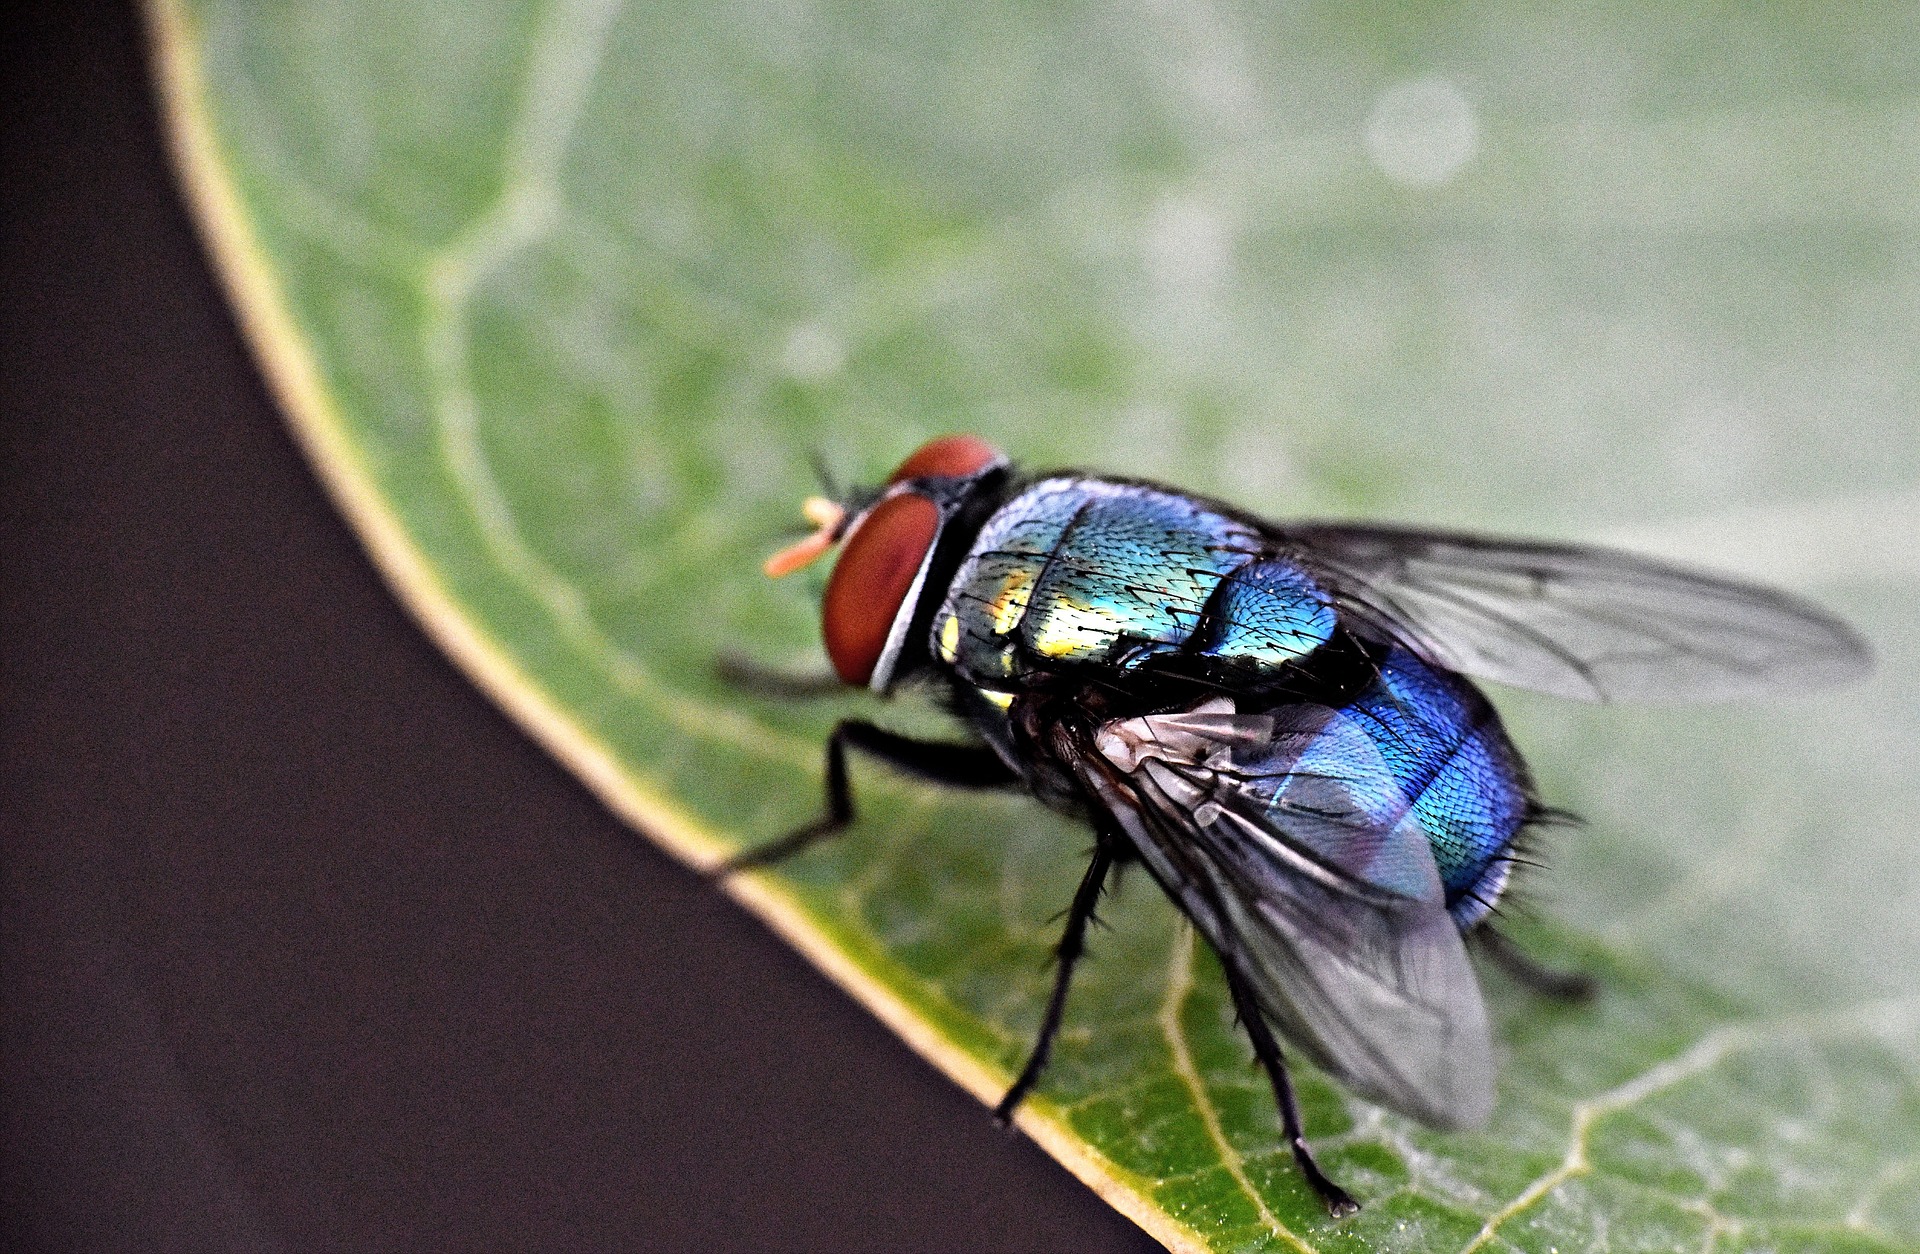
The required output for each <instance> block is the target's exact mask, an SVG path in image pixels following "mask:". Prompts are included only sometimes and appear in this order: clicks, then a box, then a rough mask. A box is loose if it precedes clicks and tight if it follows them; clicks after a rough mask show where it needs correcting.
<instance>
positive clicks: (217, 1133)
mask: <svg viewBox="0 0 1920 1254" xmlns="http://www.w3.org/2000/svg"><path fill="white" fill-rule="evenodd" d="M0 22H4V23H5V34H4V47H3V50H0V58H4V68H0V92H3V93H4V94H5V98H6V112H5V116H4V134H5V139H4V144H5V147H4V169H3V170H0V187H3V188H4V192H3V195H4V201H5V207H4V211H3V212H4V219H3V220H0V270H3V276H4V277H0V520H3V521H0V527H3V528H4V531H3V532H0V555H3V557H0V816H3V817H0V840H4V860H3V861H0V876H4V881H3V883H4V889H3V891H4V899H3V900H0V999H3V1002H4V1004H3V1006H0V1099H3V1100H4V1125H3V1126H0V1205H3V1206H4V1214H0V1246H4V1248H6V1249H8V1250H17V1251H27V1250H57V1249H74V1250H102V1251H104V1250H114V1249H137V1250H194V1251H203V1250H204V1251H218V1250H227V1249H233V1250H248V1251H252V1250H264V1249H275V1248H281V1249H289V1250H309V1249H345V1250H371V1249H386V1248H391V1249H399V1250H418V1249H480V1248H494V1249H529V1248H532V1249H581V1248H618V1249H663V1250H664V1249H820V1250H825V1249H833V1250H855V1249H888V1250H913V1249H925V1250H1021V1249H1030V1250H1066V1249H1072V1250H1078V1251H1094V1250H1109V1249H1110V1250H1122V1249H1126V1250H1141V1249H1149V1248H1156V1247H1153V1246H1152V1243H1151V1242H1149V1241H1148V1240H1147V1238H1146V1237H1145V1236H1144V1235H1143V1234H1141V1233H1140V1232H1139V1231H1138V1230H1137V1229H1135V1228H1134V1227H1133V1226H1132V1225H1131V1224H1129V1223H1128V1222H1127V1221H1126V1220H1124V1219H1122V1218H1120V1217H1119V1216H1118V1215H1117V1214H1115V1213H1114V1212H1112V1211H1110V1210H1108V1209H1107V1208H1106V1206H1105V1205H1104V1204H1103V1203H1101V1202H1100V1201H1099V1200H1098V1199H1097V1198H1095V1197H1094V1195H1093V1194H1092V1193H1090V1192H1088V1191H1087V1190H1086V1189H1084V1188H1082V1187H1081V1186H1080V1185H1079V1184H1078V1183H1076V1182H1075V1181H1074V1180H1073V1179H1072V1178H1071V1177H1069V1176H1068V1175H1067V1174H1066V1173H1065V1172H1064V1171H1063V1170H1061V1169H1060V1168H1058V1167H1057V1166H1055V1165H1054V1164H1053V1163H1052V1162H1051V1161H1050V1160H1049V1159H1047V1158H1046V1157H1045V1156H1044V1155H1043V1154H1042V1153H1041V1152H1040V1151H1039V1150H1038V1149H1036V1148H1035V1147H1034V1146H1033V1145H1031V1144H1030V1143H1028V1142H1026V1141H1024V1140H1022V1139H1018V1138H1015V1137H1012V1136H1008V1135H1006V1134H1003V1133H1001V1132H1000V1131H998V1130H997V1129H996V1128H995V1127H994V1126H993V1124H992V1123H991V1121H990V1120H989V1118H988V1115H987V1112H986V1111H985V1110H984V1109H983V1108H981V1107H980V1106H979V1105H978V1104H976V1103H975V1102H974V1101H972V1100H971V1099H970V1098H968V1097H967V1096H965V1095H964V1094H963V1093H961V1092H960V1091H959V1090H958V1089H956V1088H955V1087H953V1086H952V1085H951V1084H949V1083H948V1082H947V1081H946V1080H945V1079H943V1078H942V1077H941V1076H939V1075H938V1074H937V1073H935V1072H934V1071H933V1070H932V1069H931V1068H930V1067H929V1066H928V1065H927V1064H925V1063H923V1062H921V1061H920V1060H919V1059H918V1058H916V1057H915V1056H914V1055H912V1054H911V1053H910V1052H909V1051H908V1050H907V1049H906V1047H905V1046H904V1045H902V1044H900V1043H899V1042H898V1041H896V1040H895V1039H894V1038H893V1037H892V1036H891V1035H889V1034H888V1033H887V1032H886V1031H885V1030H884V1029H883V1028H881V1027H880V1026H879V1025H878V1024H877V1023H876V1022H874V1021H873V1020H871V1019H870V1018H868V1017H867V1015H866V1014H865V1013H864V1012H862V1011H861V1010H859V1009H858V1008H857V1007H856V1006H855V1005H854V1004H853V1002H852V1001H850V1000H849V999H848V998H847V997H845V996H844V995H842V994H841V993H840V992H839V991H837V990H836V989H835V988H833V987H832V986H831V985H830V984H828V983H827V981H826V980H825V979H824V978H822V977H821V976H819V975H818V974H816V973H815V972H814V971H813V970H812V969H811V968H809V967H808V966H807V965H806V964H805V963H804V962H803V961H801V959H800V958H799V957H797V956H796V955H795V954H794V953H792V952H791V951H790V950H788V949H787V948H786V947H785V946H784V945H783V944H781V943H780V942H779V941H777V940H775V939H774V937H773V936H772V935H771V934H770V933H768V932H767V931H766V930H765V929H764V928H762V927H761V926H760V925H759V924H758V923H757V922H755V921H754V920H752V919H751V918H749V917H747V916H746V915H745V914H743V913H742V912H741V911H740V910H739V909H738V908H736V907H735V906H733V905H732V904H731V903H730V902H728V901H727V900H726V899H725V898H723V897H722V896H721V895H720V894H719V893H717V892H715V891H713V890H712V889H710V888H708V887H707V886H705V885H704V884H702V883H701V882H700V881H699V879H698V878H697V877H696V876H695V875H694V874H693V873H691V872H690V871H688V870H686V869H685V868H683V867H681V866H679V865H678V864H676V863H674V862H672V861H671V860H669V859H668V858H667V857H666V856H664V855H663V854H661V853H659V852H657V851H656V850H654V849H653V848H652V847H651V846H649V845H648V844H647V843H646V842H645V841H644V840H643V839H641V838H639V837H637V836H635V835H634V834H632V833H630V832H628V831H627V830H626V829H624V828H623V827H622V826H621V825H620V824H619V823H617V822H616V821H615V820H614V819H613V818H612V817H611V816H610V815H609V814H607V813H606V812H605V811H604V810H602V809H601V808H600V807H599V805H598V804H597V803H596V802H595V801H594V800H593V799H592V798H591V797H589V796H588V794H587V793H586V792H585V790H584V789H582V788H581V787H580V786H579V785H578V784H576V783H575V782H574V781H573V779H572V778H571V777H569V776H568V775H567V774H566V773H565V772H564V771H562V770H561V769H560V767H559V766H558V765H556V764H555V763H554V762H552V761H551V760H549V759H548V758H547V757H546V756H544V755H543V754H542V753H541V752H540V751H539V750H538V749H537V748H536V747H535V746H534V745H533V744H532V743H531V742H530V741H528V740H527V739H526V737H524V736H523V735H521V734H520V732H519V731H518V730H517V729H516V728H514V727H513V726H512V725H511V724H510V723H509V722H508V721H507V720H506V718H505V717H504V716H502V715H501V714H500V713H499V712H498V711H497V710H495V709H494V708H493V707H492V706H491V705H489V704H488V703H487V701H486V700H484V699H483V698H482V697H481V696H480V694H479V693H478V692H477V691H476V690H474V689H473V688H472V687H471V686H469V685H468V683H467V682H466V681H465V680H464V679H463V678H462V677H461V676H460V675H459V674H458V673H456V672H455V670H454V669H453V667H452V666H451V665H450V664H449V663H448V662H447V661H446V660H445V659H444V658H442V657H441V656H440V655H439V654H438V653H437V652H435V650H434V649H433V648H432V647H431V646H430V645H429V644H428V643H427V641H426V639H425V638H424V637H423V636H422V635H421V633H420V632H419V631H418V630H417V629H416V628H415V627H414V625H413V624H412V622H411V621H410V620H409V619H407V618H406V617H405V615H404V614H403V613H402V612H401V610H400V609H399V607H398V605H397V604H396V602H395V601H394V600H393V598H392V597H391V596H390V595H388V593H387V591H386V589H385V588H384V587H383V586H382V585H381V583H380V582H379V580H378V578H377V577H376V576H375V574H374V572H373V570H372V568H371V566H370V565H369V564H368V562H367V560H366V559H365V557H364V556H363V555H362V553H361V551H360V549H359V547H358V545H357V544H356V542H355V541H354V539H353V537H352V536H351V535H350V534H349V533H348V531H347V530H346V528H345V526H344V525H343V523H342V522H341V520H340V519H339V517H338V516H337V515H336V514H335V513H334V512H333V510H332V509H331V508H330V506H329V504H328V502H327V501H326V499H325V498H324V496H323V495H322V493H321V491H320V489H319V487H318V486H317V484H316V482H315V480H314V479H313V477H312V476H311V474H310V473H309V472H308V470H307V468H306V466H305V465H304V464H303V463H302V461H301V460H300V457H299V455H298V453H297V451H296V449H295V448H294V446H293V444H292V442H291V440H290V438H289V436H288V434H287V431H286V429H285V428H284V427H283V426H282V424H281V422H280V419H279V417H278V415H277V414H276V412H275V410H274V408H273V405H272V403H271V402H270V400H269V398H268V396H267V394H266V392H265V390H264V388H263V386H262V384H261V381H260V379H259V376H258V374H257V373H256V371H255V369H254V366H253V363H252V361H251V360H250V359H249V357H248V355H247V352H246V350H245V347H244V345H243V344H242V343H241V341H240V339H239V336H238V334H237V331H236V328H235V326H234V323H233V320H232V318H231V316H230V315H229V313H228V311H227V309H226V307H225V305H224V303H223V301H222V297H221V293H220V291H219V289H218V286H217V285H216V283H215V281H214V280H213V278H212V276H211V275H210V273H209V271H208V269H207V264H206V261H205V258H204V257H203V255H202V253H201V250H200V247H199V243H198V241H197V240H196V239H195V237H194V234H193V230H192V227H191V225H190V223H189V222H188V220H187V218H186V215H185V212H184V210H183V207H182V204H181V200H180V197H179V195H178V193H177V191H176V189H175V186H174V183H173V180H172V174H171V171H170V170H169V168H168V166H167V162H166V159H165V156H164V153H163V150H162V147H161V142H160V138H159V132H158V122H157V118H156V116H155V110H154V105H153V102H152V99H151V94H150V89H149V85H148V75H147V68H146V64H145V54H144V48H143V46H142V39H143V35H142V31H141V29H140V25H139V21H138V18H137V15H136V14H135V13H133V12H132V11H130V10H127V9H122V8H115V7H104V6H82V5H65V6H62V5H50V4H38V5H33V6H29V7H25V8H22V7H19V6H16V7H14V8H13V9H11V10H10V11H9V13H8V15H7V16H5V17H4V18H0Z"/></svg>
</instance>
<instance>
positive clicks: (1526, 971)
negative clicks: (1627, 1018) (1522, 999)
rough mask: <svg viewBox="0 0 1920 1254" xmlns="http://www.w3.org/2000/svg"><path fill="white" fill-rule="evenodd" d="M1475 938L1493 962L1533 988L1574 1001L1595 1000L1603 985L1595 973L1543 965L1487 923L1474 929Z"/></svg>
mask: <svg viewBox="0 0 1920 1254" xmlns="http://www.w3.org/2000/svg"><path fill="white" fill-rule="evenodd" d="M1473 939H1474V940H1475V941H1476V942H1477V943H1478V944H1479V946H1480V949H1481V952H1483V953H1485V954H1486V955H1487V957H1488V958H1490V959H1491V960H1492V961H1493V965H1494V966H1496V967H1499V968H1500V969H1501V970H1502V971H1504V972H1506V973H1507V976H1508V978H1510V979H1511V980H1513V982H1514V983H1516V984H1518V985H1520V986H1521V987H1522V988H1525V989H1527V990H1528V991H1530V992H1533V993H1537V994H1539V995H1540V996H1542V997H1551V998H1553V999H1554V1000H1555V1001H1564V1002H1572V1003H1574V1004H1579V1003H1581V1002H1589V1001H1592V1000H1593V999H1594V998H1595V997H1596V996H1597V995H1598V994H1599V992H1600V985H1599V984H1598V983H1597V982H1596V981H1595V980H1594V978H1593V977H1592V976H1590V975H1587V974H1585V973H1584V972H1580V971H1556V970H1554V969H1553V968H1552V967H1547V966H1542V965H1541V964H1540V963H1538V962H1535V961H1534V960H1533V959H1532V958H1529V957H1528V956H1527V955H1526V954H1525V953H1524V952H1522V951H1521V949H1520V947H1519V946H1518V945H1516V944H1514V943H1513V942H1512V941H1510V940H1508V939H1507V938H1506V937H1505V936H1502V935H1501V934H1500V933H1499V932H1496V931H1494V930H1493V929H1492V928H1490V927H1487V926H1486V925H1485V924H1482V925H1481V926H1480V927H1479V928H1477V929H1475V930H1474V933H1473Z"/></svg>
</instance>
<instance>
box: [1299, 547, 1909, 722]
mask: <svg viewBox="0 0 1920 1254" xmlns="http://www.w3.org/2000/svg"><path fill="white" fill-rule="evenodd" d="M1278 534H1279V537H1280V538H1281V539H1282V540H1283V541H1284V542H1286V543H1287V544H1288V545H1289V546H1290V547H1292V548H1294V549H1295V550H1297V555H1298V558H1299V560H1300V561H1301V562H1302V563H1303V564H1305V565H1306V566H1307V567H1308V569H1310V570H1312V571H1313V572H1314V573H1315V574H1316V576H1317V577H1318V578H1319V579H1321V580H1322V581H1323V582H1324V583H1325V584H1326V585H1327V587H1328V588H1329V589H1330V590H1331V591H1332V592H1333V595H1334V598H1335V602H1336V604H1337V605H1338V606H1339V608H1340V610H1341V611H1342V614H1343V617H1344V618H1345V619H1346V620H1347V621H1348V622H1349V623H1350V624H1352V625H1353V626H1355V627H1356V629H1358V630H1360V631H1362V632H1363V633H1366V634H1372V635H1375V636H1378V637H1381V638H1383V639H1387V640H1392V641H1395V642H1398V643H1400V644H1403V645H1405V646H1406V647H1407V648H1409V649H1411V650H1413V651H1414V652H1415V653H1418V654H1419V655H1420V656H1422V657H1424V658H1425V659H1427V660H1428V661H1429V662H1432V663H1433V664H1435V665H1437V666H1441V667H1445V668H1446V669H1448V670H1453V671H1459V672H1461V673H1462V674H1466V675H1472V676H1475V677H1477V678H1480V679H1486V680H1491V681H1493V682H1495V683H1503V684H1512V685H1513V686H1515V687H1519V688H1530V689H1534V690H1536V691H1539V692H1546V693H1551V694H1554V695H1556V696H1563V697H1575V698H1579V699H1582V700H1590V701H1603V700H1613V699H1631V700H1646V701H1687V700H1705V699H1717V698H1723V697H1737V696H1748V695H1752V694H1755V693H1759V692H1765V691H1777V690H1784V689H1795V688H1812V687H1818V686H1822V685H1826V684H1832V683H1838V682H1841V681H1844V680H1848V679H1853V678H1856V677H1858V676H1860V675H1862V674H1864V673H1865V672H1866V670H1867V669H1868V667H1869V665H1870V661H1871V658H1870V654H1869V652H1868V649H1867V647H1866V645H1865V643H1864V642H1862V641H1861V639H1860V637H1859V636H1858V635H1856V634H1855V633H1854V632H1853V630H1852V629H1851V628H1849V627H1848V626H1847V625H1846V624H1845V623H1843V622H1841V621H1840V620H1839V619H1837V618H1835V617H1834V616H1833V615H1831V614H1828V613H1827V612H1826V611H1825V610H1822V609H1820V608H1819V607H1818V606H1816V605H1813V604H1811V603H1810V602H1807V601H1805V600H1802V599H1800V598H1799V597H1795V596H1791V595H1789V594H1787V593H1784V592H1777V591H1774V590H1772V589H1769V588H1762V587H1759V586H1756V585H1753V584H1748V583H1743V582H1740V581H1738V580H1734V579H1728V578H1723V577H1721V576H1717V575H1709V574H1702V573H1698V572H1695V571H1689V570H1686V569H1683V568H1681V567H1677V566H1672V565H1668V564H1667V563H1664V562H1659V561H1654V560H1652V559H1650V558H1644V557H1637V556H1634V555H1631V554H1627V553H1619V552H1612V551H1609V550H1605V549H1595V548H1583V547H1578V546H1570V545H1553V544H1530V543H1520V542H1511V541H1500V540H1489V539H1483V538H1480V537H1475V536H1467V535H1455V534H1448V533H1442V532H1428V531H1415V530H1407V529H1401V528H1394V527H1373V526H1347V525H1318V524H1307V525H1300V526H1292V527H1288V528H1285V529H1284V530H1283V531H1282V532H1280V533H1278Z"/></svg>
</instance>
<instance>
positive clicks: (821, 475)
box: [807, 447, 842, 501]
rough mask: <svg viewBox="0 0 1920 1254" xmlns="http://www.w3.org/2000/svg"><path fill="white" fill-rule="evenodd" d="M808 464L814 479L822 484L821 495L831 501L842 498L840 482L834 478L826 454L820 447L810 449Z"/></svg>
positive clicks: (808, 451)
mask: <svg viewBox="0 0 1920 1254" xmlns="http://www.w3.org/2000/svg"><path fill="white" fill-rule="evenodd" d="M807 465H808V467H809V468H811V469H812V471H813V477H814V479H815V480H817V481H818V482H819V484H820V495H822V496H824V497H826V498H827V499H828V500H829V501H838V500H840V499H842V498H841V496H840V484H839V482H838V481H837V480H835V479H834V477H833V470H832V468H831V467H829V466H828V465H827V458H826V454H824V453H822V452H821V451H820V450H819V448H818V447H815V448H811V449H808V450H807Z"/></svg>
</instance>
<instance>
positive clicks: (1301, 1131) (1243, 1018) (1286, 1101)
mask: <svg viewBox="0 0 1920 1254" xmlns="http://www.w3.org/2000/svg"><path fill="white" fill-rule="evenodd" d="M1215 952H1216V953H1218V952H1219V951H1218V950H1216V951H1215ZM1220 965H1221V966H1222V967H1223V968H1225V969H1226V973H1227V987H1228V989H1230V990H1231V991H1232V992H1233V1008H1234V1010H1235V1011H1236V1012H1237V1013H1238V1014H1239V1016H1240V1022H1241V1023H1242V1024H1244V1025H1246V1029H1247V1036H1248V1037H1249V1038H1250V1039H1251V1040H1252V1041H1253V1053H1254V1056H1255V1057H1256V1058H1258V1059H1259V1060H1260V1065H1261V1066H1262V1067H1264V1068H1266V1072H1267V1079H1268V1080H1270V1081H1272V1083H1273V1097H1274V1100H1275V1101H1276V1102H1278V1103H1279V1106H1280V1133H1281V1135H1282V1136H1284V1137H1286V1138H1287V1147H1288V1148H1289V1149H1291V1150H1292V1151H1293V1161H1294V1162H1295V1163H1298V1164H1299V1166H1300V1174H1301V1175H1303V1176H1305V1177H1306V1178H1307V1183H1308V1184H1310V1185H1312V1186H1313V1191H1314V1192H1315V1193H1318V1194H1319V1195H1320V1201H1321V1202H1322V1203H1323V1204H1324V1205H1325V1206H1326V1208H1327V1213H1328V1214H1330V1215H1332V1216H1333V1217H1334V1218H1335V1219H1341V1218H1344V1217H1346V1216H1348V1215H1351V1214H1354V1213H1356V1212H1357V1211H1358V1210H1359V1209H1360V1203H1358V1202H1356V1201H1354V1200H1353V1195H1352V1194H1350V1193H1348V1192H1347V1191H1346V1190H1345V1189H1343V1188H1341V1187H1340V1186H1339V1185H1337V1184H1335V1183H1334V1182H1333V1181H1332V1180H1329V1179H1328V1178H1327V1173H1326V1172H1324V1171H1322V1170H1320V1164H1319V1163H1317V1162H1315V1161H1314V1160H1313V1151H1312V1150H1310V1149H1308V1148H1307V1134H1306V1130H1305V1128H1303V1127H1302V1126H1301V1123H1300V1102H1299V1099H1298V1098H1296V1097H1295V1096H1294V1093H1293V1079H1292V1077H1290V1076H1289V1075H1288V1074H1287V1061H1286V1059H1285V1058H1284V1057H1283V1056H1282V1055H1281V1053H1280V1042H1279V1041H1277V1040H1275V1039H1274V1036H1273V1029H1272V1028H1270V1027H1268V1026H1267V1020H1266V1017H1265V1016H1264V1015H1262V1014H1261V1013H1260V1003H1259V1001H1258V1000H1257V999H1255V997H1254V995H1253V990H1252V988H1250V987H1249V986H1248V984H1247V982H1246V980H1245V979H1244V978H1242V976H1241V975H1240V970H1239V967H1238V966H1237V964H1235V962H1234V961H1233V959H1232V958H1231V957H1229V956H1228V955H1226V954H1220Z"/></svg>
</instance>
